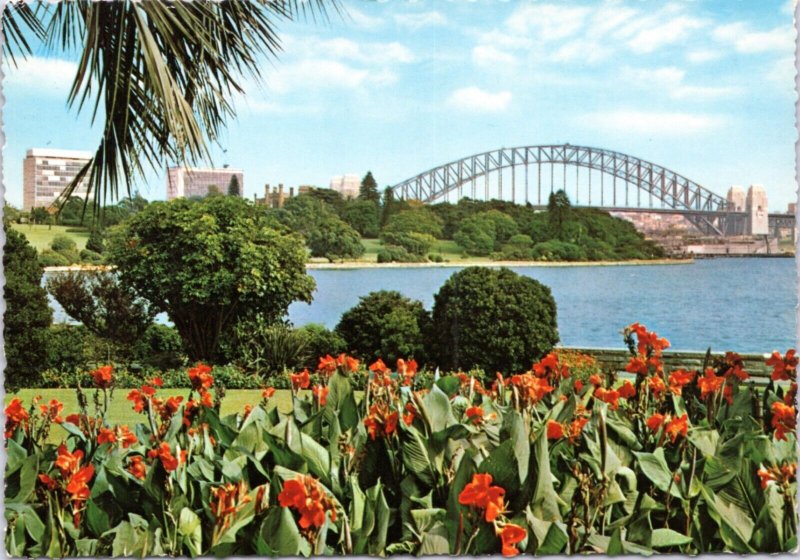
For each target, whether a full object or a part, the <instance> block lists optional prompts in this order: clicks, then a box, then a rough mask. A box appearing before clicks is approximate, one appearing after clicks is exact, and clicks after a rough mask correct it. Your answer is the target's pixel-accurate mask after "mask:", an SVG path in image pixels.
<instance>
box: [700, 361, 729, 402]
mask: <svg viewBox="0 0 800 560" xmlns="http://www.w3.org/2000/svg"><path fill="white" fill-rule="evenodd" d="M723 383H725V378H724V377H717V376H716V375H714V370H713V369H711V368H706V374H705V376H704V377H700V378H698V380H697V386H698V387H700V398H701V399H705V398H707V397H708V396H709V395H713V394H714V393H716V392H717V391H718V390H719V389H720V388H721V387H722V384H723Z"/></svg>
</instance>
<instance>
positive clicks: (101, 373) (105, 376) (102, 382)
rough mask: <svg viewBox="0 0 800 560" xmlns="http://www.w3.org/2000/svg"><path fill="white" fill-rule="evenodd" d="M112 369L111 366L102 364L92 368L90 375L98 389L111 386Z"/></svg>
mask: <svg viewBox="0 0 800 560" xmlns="http://www.w3.org/2000/svg"><path fill="white" fill-rule="evenodd" d="M112 370H113V368H112V367H111V366H103V367H99V368H97V369H96V370H94V371H93V372H92V374H91V375H92V381H94V385H95V387H97V388H98V389H108V388H109V387H111V383H112V381H113V380H112V378H111V372H112Z"/></svg>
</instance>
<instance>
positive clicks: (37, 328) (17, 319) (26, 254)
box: [3, 226, 53, 391]
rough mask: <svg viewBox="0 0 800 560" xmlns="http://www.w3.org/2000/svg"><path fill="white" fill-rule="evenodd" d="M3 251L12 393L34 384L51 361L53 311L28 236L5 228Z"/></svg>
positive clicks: (5, 329) (8, 381)
mask: <svg viewBox="0 0 800 560" xmlns="http://www.w3.org/2000/svg"><path fill="white" fill-rule="evenodd" d="M4 231H5V234H6V245H5V249H4V252H3V270H4V271H5V287H4V288H3V296H4V297H5V302H6V310H5V314H4V315H3V340H4V341H5V356H6V369H5V387H6V390H7V391H9V390H12V389H15V388H19V387H22V386H31V385H33V384H34V383H35V382H36V380H37V379H38V377H39V374H40V373H41V371H42V369H43V368H44V366H45V364H46V361H47V340H48V338H47V337H48V327H49V326H50V323H51V322H52V319H53V312H52V310H51V309H50V306H49V305H48V302H47V292H46V291H45V290H44V288H42V286H41V283H42V267H41V266H39V262H38V260H37V256H36V249H34V248H33V247H31V245H30V244H29V243H28V241H27V240H26V239H25V236H24V235H22V234H21V233H18V232H17V231H15V230H13V229H11V228H10V227H7V226H6V227H4Z"/></svg>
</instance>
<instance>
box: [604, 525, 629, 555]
mask: <svg viewBox="0 0 800 560" xmlns="http://www.w3.org/2000/svg"><path fill="white" fill-rule="evenodd" d="M621 533H622V532H621V531H620V530H619V529H614V532H613V533H611V539H610V540H609V541H608V548H607V549H606V554H608V555H609V556H619V555H620V554H625V549H624V548H622V534H621Z"/></svg>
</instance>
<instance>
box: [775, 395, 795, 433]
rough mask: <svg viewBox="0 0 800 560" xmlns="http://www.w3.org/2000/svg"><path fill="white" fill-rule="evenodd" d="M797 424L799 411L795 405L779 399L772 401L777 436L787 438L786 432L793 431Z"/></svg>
mask: <svg viewBox="0 0 800 560" xmlns="http://www.w3.org/2000/svg"><path fill="white" fill-rule="evenodd" d="M796 426H797V411H796V410H795V408H794V407H793V406H788V405H786V404H785V403H783V402H781V401H778V402H774V403H772V427H773V428H775V437H776V438H777V439H779V440H784V441H785V440H786V432H793V431H794V429H795V427H796Z"/></svg>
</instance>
